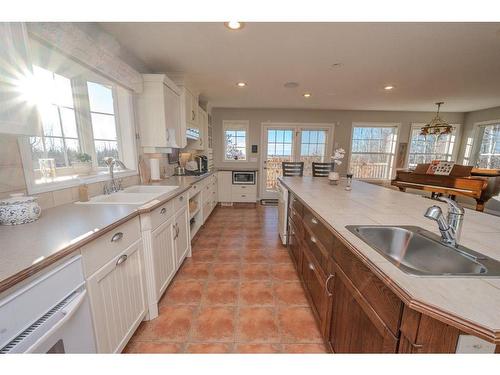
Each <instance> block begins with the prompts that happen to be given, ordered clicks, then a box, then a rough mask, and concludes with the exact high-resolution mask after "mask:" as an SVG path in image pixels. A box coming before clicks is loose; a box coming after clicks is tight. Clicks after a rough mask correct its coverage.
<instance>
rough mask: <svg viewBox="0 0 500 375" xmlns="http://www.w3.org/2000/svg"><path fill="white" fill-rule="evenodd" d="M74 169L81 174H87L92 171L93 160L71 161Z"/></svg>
mask: <svg viewBox="0 0 500 375" xmlns="http://www.w3.org/2000/svg"><path fill="white" fill-rule="evenodd" d="M71 165H72V166H73V171H74V172H75V174H77V175H79V176H85V175H88V174H90V172H91V171H92V162H90V161H74V162H72V163H71Z"/></svg>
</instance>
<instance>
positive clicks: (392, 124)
mask: <svg viewBox="0 0 500 375" xmlns="http://www.w3.org/2000/svg"><path fill="white" fill-rule="evenodd" d="M354 128H395V129H396V142H395V143H394V152H393V153H392V160H391V164H390V166H389V176H388V177H387V178H372V177H370V178H362V179H361V178H360V179H359V180H367V181H371V180H374V181H384V180H390V179H392V177H393V176H394V174H395V167H394V164H395V162H396V156H397V155H396V152H397V150H398V147H399V143H400V142H401V137H400V135H401V123H400V122H365V121H359V122H353V123H352V126H351V137H350V139H349V156H348V160H347V169H348V171H350V169H351V160H352V154H353V152H352V141H353V136H354ZM355 154H361V153H358V152H356V153H355ZM365 154H377V155H379V154H385V153H365Z"/></svg>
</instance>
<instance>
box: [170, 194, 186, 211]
mask: <svg viewBox="0 0 500 375" xmlns="http://www.w3.org/2000/svg"><path fill="white" fill-rule="evenodd" d="M173 201H174V211H175V212H177V211H179V210H180V209H181V208H184V207H186V205H187V192H185V193H182V194H180V195H178V196H176V197H175V198H174V199H173Z"/></svg>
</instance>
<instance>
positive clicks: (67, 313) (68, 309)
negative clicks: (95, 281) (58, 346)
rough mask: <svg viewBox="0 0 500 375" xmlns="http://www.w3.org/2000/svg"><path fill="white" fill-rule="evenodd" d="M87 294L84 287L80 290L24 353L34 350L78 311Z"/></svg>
mask: <svg viewBox="0 0 500 375" xmlns="http://www.w3.org/2000/svg"><path fill="white" fill-rule="evenodd" d="M86 296H87V290H86V289H84V290H83V291H81V292H80V293H79V294H78V295H77V296H76V297H75V298H74V299H73V300H72V301H71V302H70V303H68V304H67V305H66V306H64V307H63V308H62V309H61V310H60V312H61V313H62V314H63V315H64V316H63V318H62V319H61V320H59V321H58V322H57V323H56V324H54V325H53V326H52V327H51V328H50V329H49V330H48V331H47V332H45V333H44V334H43V335H42V336H41V337H40V338H39V339H38V340H36V341H35V343H34V344H33V345H31V346H30V347H29V348H28V349H27V350H26V353H33V352H35V351H36V350H37V349H38V347H39V346H40V345H41V344H43V342H44V341H45V340H46V339H47V338H48V337H50V336H51V335H52V334H53V333H54V332H56V331H57V330H58V329H59V328H60V327H61V326H62V325H64V324H65V323H66V322H67V321H68V320H70V319H71V317H72V316H73V315H75V313H76V312H77V311H78V308H79V307H80V306H81V304H82V303H83V301H84V300H85V297H86Z"/></svg>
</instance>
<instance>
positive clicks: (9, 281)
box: [0, 171, 214, 294]
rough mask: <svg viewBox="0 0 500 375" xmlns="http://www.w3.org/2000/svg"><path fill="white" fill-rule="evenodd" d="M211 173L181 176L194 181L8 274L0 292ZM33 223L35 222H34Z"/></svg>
mask: <svg viewBox="0 0 500 375" xmlns="http://www.w3.org/2000/svg"><path fill="white" fill-rule="evenodd" d="M213 173H214V171H212V172H208V173H207V174H205V175H202V176H182V177H191V178H193V179H194V181H192V182H189V183H186V185H185V186H182V187H179V188H178V189H175V190H174V191H172V192H169V193H167V194H165V195H163V196H160V199H159V200H158V203H156V204H154V205H148V206H147V207H142V206H138V207H136V209H134V210H133V211H132V212H131V213H129V214H127V215H125V216H123V217H120V218H119V219H117V220H115V221H113V222H111V223H110V224H108V225H106V226H105V227H102V228H99V231H97V232H95V233H94V234H92V235H89V236H87V237H85V238H82V239H81V240H79V241H75V242H71V243H70V244H69V245H68V246H65V247H63V248H61V249H58V250H55V252H54V253H53V254H51V255H49V256H47V257H45V258H44V259H43V260H41V261H39V262H37V263H34V264H32V265H31V266H29V267H26V268H24V269H23V270H21V271H18V272H16V273H14V274H13V275H10V276H8V277H6V278H4V279H2V280H0V294H1V293H4V292H5V291H7V290H8V289H10V288H12V287H14V286H15V285H16V284H18V283H20V282H21V281H23V280H25V279H27V278H29V277H31V276H33V275H34V274H36V273H38V272H40V271H42V270H43V269H44V268H46V267H48V266H50V265H52V264H54V263H55V262H57V261H58V260H60V259H62V258H64V257H66V256H68V255H70V254H71V253H73V252H75V251H77V250H79V249H80V248H81V247H82V246H84V245H85V244H87V243H89V242H91V241H93V240H95V239H97V238H99V237H100V236H102V235H104V234H106V233H108V232H109V231H111V230H113V229H114V228H116V227H117V226H119V225H121V224H123V223H125V222H127V221H129V220H131V219H133V218H134V217H136V216H138V215H140V214H144V213H148V212H151V211H153V210H155V209H156V208H158V207H159V206H161V205H163V204H165V203H166V202H168V201H170V200H172V199H174V198H175V197H177V196H179V195H180V194H183V193H185V192H186V191H188V190H189V189H190V188H191V186H192V185H194V184H196V183H198V182H200V181H202V180H204V179H205V178H207V177H209V176H211V175H212V174H213ZM168 182H169V181H168V178H167V179H165V180H162V181H158V182H154V183H151V184H149V185H160V186H161V185H167V186H168V184H167V183H168ZM170 185H171V184H170ZM72 204H74V202H73V203H68V204H67V205H65V206H69V205H72ZM34 224H36V222H35V223H34Z"/></svg>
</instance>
